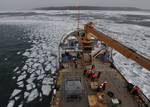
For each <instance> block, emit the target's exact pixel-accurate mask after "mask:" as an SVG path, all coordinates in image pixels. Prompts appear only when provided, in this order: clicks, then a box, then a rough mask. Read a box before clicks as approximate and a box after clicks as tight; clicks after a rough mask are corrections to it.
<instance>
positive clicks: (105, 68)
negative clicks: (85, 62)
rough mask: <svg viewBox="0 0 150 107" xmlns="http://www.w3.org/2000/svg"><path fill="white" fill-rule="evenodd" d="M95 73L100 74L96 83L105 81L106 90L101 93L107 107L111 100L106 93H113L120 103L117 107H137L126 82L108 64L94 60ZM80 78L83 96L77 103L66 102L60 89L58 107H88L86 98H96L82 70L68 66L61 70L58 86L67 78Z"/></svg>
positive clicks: (109, 106)
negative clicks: (103, 95) (104, 97)
mask: <svg viewBox="0 0 150 107" xmlns="http://www.w3.org/2000/svg"><path fill="white" fill-rule="evenodd" d="M95 65H96V71H97V72H99V71H100V72H101V76H100V79H99V80H97V81H98V83H102V82H104V81H107V82H108V84H107V87H106V90H105V91H104V92H103V93H104V94H105V96H106V99H105V102H106V104H107V107H112V98H110V97H109V96H108V95H107V92H108V91H111V92H113V93H114V96H115V98H117V99H119V100H120V101H121V104H120V105H118V106H117V107H138V105H137V103H136V101H135V99H134V98H133V97H132V96H131V95H130V93H129V92H128V91H127V88H126V85H127V83H126V81H125V80H124V79H123V77H122V76H121V75H120V73H118V71H117V70H115V69H113V68H111V67H110V64H109V63H105V64H104V63H102V62H100V61H98V60H95ZM74 76H76V77H81V80H82V83H83V87H84V94H83V95H82V97H81V99H80V100H79V101H66V100H64V94H63V91H62V90H61V89H62V88H61V87H60V94H59V97H60V104H59V107H89V102H88V96H96V94H97V92H96V90H92V89H91V87H90V83H91V80H90V79H88V78H86V77H85V76H83V68H82V67H79V68H73V66H68V68H65V69H62V70H61V71H60V76H59V78H61V79H60V84H61V85H62V84H63V81H64V80H65V78H67V77H74Z"/></svg>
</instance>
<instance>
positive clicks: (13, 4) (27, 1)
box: [0, 0, 150, 11]
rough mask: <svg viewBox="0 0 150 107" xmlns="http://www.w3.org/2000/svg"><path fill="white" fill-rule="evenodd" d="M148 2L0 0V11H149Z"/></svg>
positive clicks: (132, 0) (113, 0) (139, 0)
mask: <svg viewBox="0 0 150 107" xmlns="http://www.w3.org/2000/svg"><path fill="white" fill-rule="evenodd" d="M149 4H150V1H147V0H142V1H141V0H126V1H120V0H92V1H91V0H61V1H58V0H44V2H43V1H41V0H11V1H10V0H0V10H2V11H13V10H32V9H35V8H41V7H64V6H96V7H133V8H139V9H150V6H149Z"/></svg>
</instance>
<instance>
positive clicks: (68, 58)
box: [50, 22, 150, 107]
mask: <svg viewBox="0 0 150 107" xmlns="http://www.w3.org/2000/svg"><path fill="white" fill-rule="evenodd" d="M113 49H114V50H116V51H118V52H119V53H121V54H122V55H123V56H125V57H126V58H129V59H131V60H133V61H135V62H136V63H137V64H139V65H141V66H142V67H144V68H146V69H148V70H150V60H149V59H147V58H145V57H143V56H142V55H140V54H138V53H136V52H135V51H134V50H133V49H131V48H129V47H127V46H125V45H123V44H122V43H120V42H118V41H116V40H114V39H112V38H110V37H109V36H107V35H105V34H104V33H102V32H100V31H98V30H97V29H96V28H95V27H94V26H93V23H92V22H89V23H87V24H85V25H84V28H83V29H79V28H78V29H76V30H75V31H73V32H71V33H69V34H66V35H64V36H63V37H62V38H61V41H60V44H59V58H58V67H57V72H56V78H55V87H54V88H53V92H52V93H53V94H52V99H51V101H50V107H150V100H149V99H148V98H147V97H146V96H145V95H144V94H143V92H142V91H141V89H140V88H139V87H138V86H135V85H134V84H132V83H130V81H128V80H127V79H126V78H125V77H124V76H123V75H122V74H121V73H120V71H119V70H118V69H117V68H116V67H115V65H114V63H113V62H114V61H113V58H112V57H113V55H112V50H113Z"/></svg>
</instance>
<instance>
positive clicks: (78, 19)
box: [77, 0, 80, 36]
mask: <svg viewBox="0 0 150 107" xmlns="http://www.w3.org/2000/svg"><path fill="white" fill-rule="evenodd" d="M79 28H80V6H79V3H78V0H77V31H78V30H79ZM77 35H78V36H79V32H78V34H77Z"/></svg>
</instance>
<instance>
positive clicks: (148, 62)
mask: <svg viewBox="0 0 150 107" xmlns="http://www.w3.org/2000/svg"><path fill="white" fill-rule="evenodd" d="M84 32H85V36H84V37H82V39H80V44H84V47H88V46H90V42H91V37H94V38H96V39H97V40H99V41H102V42H104V43H105V44H106V45H108V46H109V47H111V48H113V49H115V50H116V51H118V52H120V53H121V54H122V55H124V56H125V57H127V58H129V59H131V60H133V61H135V62H136V63H138V64H139V65H141V66H143V67H144V68H146V69H148V70H149V71H150V59H147V58H145V57H143V56H142V55H140V54H138V53H136V52H135V51H134V50H132V49H130V48H128V47H126V46H124V45H123V44H121V43H120V42H118V41H116V40H114V39H112V38H110V37H108V36H106V35H105V34H103V33H102V32H99V31H97V30H96V29H95V28H94V27H93V26H92V22H90V23H88V24H86V25H85V26H84ZM91 47H92V46H91Z"/></svg>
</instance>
